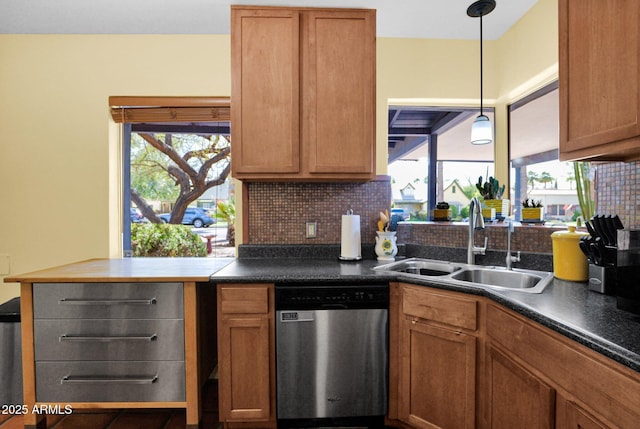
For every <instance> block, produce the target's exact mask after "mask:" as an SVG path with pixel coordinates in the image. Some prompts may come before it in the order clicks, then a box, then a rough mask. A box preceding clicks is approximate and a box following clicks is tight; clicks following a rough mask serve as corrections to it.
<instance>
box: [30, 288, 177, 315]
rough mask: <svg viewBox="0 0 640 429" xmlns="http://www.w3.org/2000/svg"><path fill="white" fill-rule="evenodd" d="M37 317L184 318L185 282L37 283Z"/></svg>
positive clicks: (35, 301) (35, 305)
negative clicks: (183, 285) (183, 284)
mask: <svg viewBox="0 0 640 429" xmlns="http://www.w3.org/2000/svg"><path fill="white" fill-rule="evenodd" d="M33 307H34V310H33V311H34V313H33V314H34V318H36V319H75V318H80V319H133V318H135V319H164V318H166V319H181V318H183V317H184V316H183V313H184V309H183V288H182V283H36V284H34V285H33Z"/></svg>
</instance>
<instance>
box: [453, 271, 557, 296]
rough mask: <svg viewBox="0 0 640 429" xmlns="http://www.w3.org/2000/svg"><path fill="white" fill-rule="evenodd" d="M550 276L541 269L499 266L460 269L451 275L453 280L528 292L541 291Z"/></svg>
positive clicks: (551, 275) (551, 276) (549, 279)
mask: <svg viewBox="0 0 640 429" xmlns="http://www.w3.org/2000/svg"><path fill="white" fill-rule="evenodd" d="M552 278H553V274H551V273H544V272H541V271H538V272H533V271H528V270H515V269H514V270H512V271H509V270H506V269H500V268H493V269H487V268H475V269H473V268H472V269H466V270H462V271H460V272H458V273H455V274H453V275H452V276H451V279H453V280H460V281H463V282H469V283H473V284H480V285H485V286H489V287H499V288H502V289H514V290H520V291H522V292H529V293H540V292H542V291H543V290H544V288H545V287H547V285H548V284H549V282H550V281H551V279H552Z"/></svg>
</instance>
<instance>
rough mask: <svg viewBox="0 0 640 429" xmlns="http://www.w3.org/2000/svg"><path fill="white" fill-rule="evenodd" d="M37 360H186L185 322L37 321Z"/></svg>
mask: <svg viewBox="0 0 640 429" xmlns="http://www.w3.org/2000/svg"><path fill="white" fill-rule="evenodd" d="M34 335H35V357H36V361H47V360H49V361H50V360H58V361H62V360H65V361H66V360H88V361H89V360H93V361H95V360H102V361H105V360H184V322H183V321H182V320H181V319H157V320H138V319H107V320H104V319H88V320H83V319H37V320H35V323H34Z"/></svg>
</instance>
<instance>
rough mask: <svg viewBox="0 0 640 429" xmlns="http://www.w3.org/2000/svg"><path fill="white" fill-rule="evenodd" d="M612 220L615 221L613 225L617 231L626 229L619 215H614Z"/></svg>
mask: <svg viewBox="0 0 640 429" xmlns="http://www.w3.org/2000/svg"><path fill="white" fill-rule="evenodd" d="M611 218H612V219H613V223H614V224H615V226H616V229H624V225H622V221H621V220H620V218H619V217H618V215H613V216H612V217H611Z"/></svg>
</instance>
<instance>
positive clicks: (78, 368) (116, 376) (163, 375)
mask: <svg viewBox="0 0 640 429" xmlns="http://www.w3.org/2000/svg"><path fill="white" fill-rule="evenodd" d="M36 400H37V401H39V402H58V403H59V402H63V403H64V402H176V401H184V400H185V366H184V362H181V361H161V362H142V361H136V362H37V363H36Z"/></svg>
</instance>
